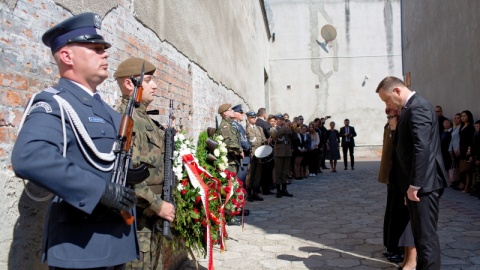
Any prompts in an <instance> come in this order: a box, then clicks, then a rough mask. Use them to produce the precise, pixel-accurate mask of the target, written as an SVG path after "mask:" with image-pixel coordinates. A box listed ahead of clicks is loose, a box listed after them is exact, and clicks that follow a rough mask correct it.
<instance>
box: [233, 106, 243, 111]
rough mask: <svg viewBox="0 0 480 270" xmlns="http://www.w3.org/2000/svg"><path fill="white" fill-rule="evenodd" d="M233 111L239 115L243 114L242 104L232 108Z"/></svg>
mask: <svg viewBox="0 0 480 270" xmlns="http://www.w3.org/2000/svg"><path fill="white" fill-rule="evenodd" d="M232 110H233V111H234V112H237V113H243V110H242V104H238V105H235V106H233V107H232Z"/></svg>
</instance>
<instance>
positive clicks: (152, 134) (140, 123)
mask: <svg viewBox="0 0 480 270" xmlns="http://www.w3.org/2000/svg"><path fill="white" fill-rule="evenodd" d="M142 65H144V68H145V69H144V72H145V74H144V77H143V82H142V87H143V92H142V96H141V102H140V106H139V107H138V108H135V110H134V114H133V120H134V127H133V130H134V132H135V138H134V141H133V151H132V163H133V166H134V167H138V166H140V165H141V164H144V165H146V166H147V168H148V170H149V172H150V176H149V177H148V178H147V179H146V180H145V181H143V182H141V183H140V184H137V185H135V193H136V195H137V198H138V203H137V215H138V216H137V235H138V239H139V243H140V252H141V256H140V260H135V261H133V262H130V263H128V264H127V266H126V269H127V270H130V269H132V270H137V269H154V270H157V269H158V270H159V269H163V265H162V256H161V247H162V233H161V232H160V231H159V230H158V229H157V228H156V226H155V225H156V223H157V222H158V221H159V218H163V219H166V220H168V221H170V222H172V221H173V219H174V217H175V207H174V206H173V205H172V204H171V203H169V202H165V201H163V200H162V192H163V182H164V170H163V169H164V155H165V146H164V143H165V133H164V131H162V130H161V129H160V128H158V127H157V125H156V124H155V123H154V121H153V120H152V118H150V116H149V115H147V107H148V105H149V104H150V103H151V102H153V100H154V94H155V92H156V90H157V88H158V86H157V84H156V82H155V79H154V77H153V74H154V73H155V70H156V68H155V66H154V65H153V64H151V63H150V62H148V61H145V60H143V59H140V58H133V57H132V58H129V59H127V60H125V61H123V62H122V63H121V64H120V65H119V66H118V68H117V71H115V74H114V75H113V76H114V77H115V78H116V79H117V83H118V85H119V87H120V90H121V92H122V100H121V104H120V106H119V107H118V112H120V113H124V112H125V109H126V106H127V103H128V101H129V100H130V99H131V96H132V95H133V90H134V84H133V82H132V80H131V78H130V76H133V77H135V78H137V77H138V76H139V75H140V73H141V70H142Z"/></svg>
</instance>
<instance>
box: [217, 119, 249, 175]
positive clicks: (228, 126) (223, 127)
mask: <svg viewBox="0 0 480 270" xmlns="http://www.w3.org/2000/svg"><path fill="white" fill-rule="evenodd" d="M232 121H233V120H231V119H227V118H222V122H220V125H219V126H218V129H217V131H215V134H217V135H222V137H223V142H224V143H225V144H226V145H227V151H228V154H227V158H228V168H227V169H228V170H229V171H232V172H235V173H237V172H238V168H239V165H240V158H241V157H240V155H241V153H242V152H243V150H242V147H241V146H240V140H239V136H238V134H237V130H235V129H234V128H233V127H232Z"/></svg>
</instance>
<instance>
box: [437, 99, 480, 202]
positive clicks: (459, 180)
mask: <svg viewBox="0 0 480 270" xmlns="http://www.w3.org/2000/svg"><path fill="white" fill-rule="evenodd" d="M435 113H436V114H437V116H438V120H439V123H442V126H441V128H440V129H439V132H440V138H441V149H442V157H443V162H444V165H445V170H447V171H449V185H450V187H452V188H453V189H456V190H461V192H462V193H464V194H471V195H473V196H477V197H479V198H480V120H477V121H476V122H474V120H473V114H472V113H471V112H470V111H469V110H464V111H462V112H460V113H456V114H455V115H454V116H453V121H452V120H450V119H448V118H446V117H445V116H444V115H443V110H442V107H441V106H436V107H435Z"/></svg>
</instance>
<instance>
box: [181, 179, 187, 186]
mask: <svg viewBox="0 0 480 270" xmlns="http://www.w3.org/2000/svg"><path fill="white" fill-rule="evenodd" d="M187 185H188V179H183V180H182V186H184V187H187Z"/></svg>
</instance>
